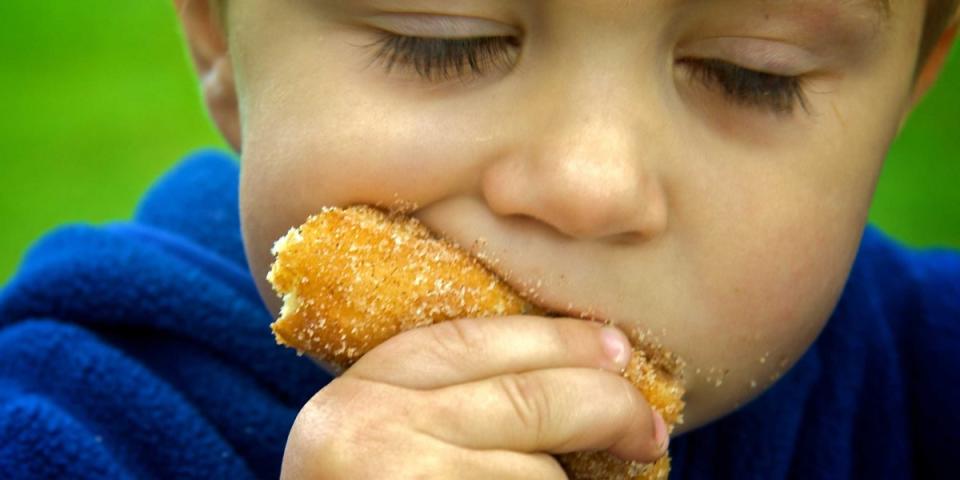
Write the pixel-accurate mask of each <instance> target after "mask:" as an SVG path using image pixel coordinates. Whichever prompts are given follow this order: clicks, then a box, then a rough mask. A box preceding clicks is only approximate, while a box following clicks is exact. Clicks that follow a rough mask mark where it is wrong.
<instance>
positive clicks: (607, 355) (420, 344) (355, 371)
mask: <svg viewBox="0 0 960 480" xmlns="http://www.w3.org/2000/svg"><path fill="white" fill-rule="evenodd" d="M631 353H632V351H631V348H630V342H629V341H628V340H627V338H626V336H625V335H624V334H623V332H621V331H620V330H618V329H616V328H614V327H603V326H602V325H600V324H598V323H596V322H590V321H584V320H576V319H569V318H544V317H528V316H517V317H498V318H482V319H459V320H451V321H449V322H443V323H439V324H435V325H430V326H427V327H421V328H417V329H414V330H410V331H407V332H404V333H401V334H400V335H397V336H395V337H393V338H391V339H390V340H388V341H386V342H384V343H383V344H381V345H379V346H378V347H377V348H374V349H373V350H371V351H370V352H369V353H367V354H366V355H364V356H363V357H362V358H361V359H360V360H359V361H358V362H357V363H356V364H354V365H353V367H351V368H350V369H349V370H347V371H346V372H345V373H344V375H345V376H356V377H359V378H364V379H368V380H372V381H378V382H385V383H391V384H393V385H397V386H402V387H406V388H412V389H433V388H440V387H445V386H449V385H454V384H458V383H466V382H471V381H475V380H480V379H484V378H489V377H493V376H497V375H502V374H505V373H517V372H525V371H531V370H538V369H544V368H578V367H579V368H602V369H606V370H609V371H614V372H619V371H622V369H623V367H624V366H625V365H626V362H627V360H628V359H629V358H630V355H631Z"/></svg>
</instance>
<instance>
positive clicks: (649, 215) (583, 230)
mask: <svg viewBox="0 0 960 480" xmlns="http://www.w3.org/2000/svg"><path fill="white" fill-rule="evenodd" d="M549 123H550V124H551V125H552V128H550V129H549V130H550V132H549V133H547V134H545V135H535V137H537V138H536V140H533V141H527V142H524V144H523V146H521V147H519V148H517V149H515V150H513V151H511V152H509V153H507V154H506V155H505V156H504V157H502V158H500V159H499V161H496V162H494V163H493V164H492V165H490V166H489V167H488V168H487V169H486V171H485V172H484V175H483V179H482V182H483V183H482V188H483V194H484V197H485V199H486V201H487V203H488V205H489V206H490V208H491V209H492V210H493V211H494V212H496V213H498V214H501V215H525V216H528V217H532V218H535V219H537V220H539V221H541V222H544V223H546V224H549V225H550V226H552V227H553V228H554V229H556V230H558V231H560V232H562V233H563V234H566V235H568V236H571V237H575V238H604V237H626V238H628V239H629V238H636V237H643V238H652V237H655V236H657V235H659V234H661V233H662V232H663V231H664V230H665V229H666V226H667V199H666V195H665V191H664V188H663V185H662V179H661V178H660V177H659V176H658V175H657V172H656V170H655V162H653V161H652V158H651V157H654V156H656V155H657V152H656V151H655V147H653V144H655V143H656V142H650V141H648V142H644V141H643V138H642V137H643V134H642V132H641V131H639V130H638V129H635V128H631V126H630V125H625V124H622V123H621V124H617V122H616V121H613V120H611V119H610V118H607V119H606V120H597V121H584V117H583V116H580V117H579V118H572V119H570V121H564V122H563V123H564V124H566V125H565V126H563V127H560V128H557V127H558V122H556V119H554V121H551V122H549ZM649 133H652V132H649ZM645 144H646V145H645ZM645 146H646V147H647V148H644V147H645Z"/></svg>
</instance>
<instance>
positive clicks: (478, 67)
mask: <svg viewBox="0 0 960 480" xmlns="http://www.w3.org/2000/svg"><path fill="white" fill-rule="evenodd" d="M367 46H368V47H377V50H376V51H375V52H374V54H373V62H378V63H380V64H382V65H383V67H384V68H385V69H386V72H387V73H388V74H389V73H390V72H391V71H392V70H393V68H394V67H395V66H397V65H400V66H402V67H406V68H412V69H413V70H414V71H415V72H416V73H417V74H418V75H419V76H420V77H422V78H423V79H425V80H428V81H431V82H440V81H445V80H450V79H453V78H459V79H466V78H468V74H469V76H473V77H480V76H483V75H484V74H486V73H487V72H488V70H489V69H491V68H493V69H495V70H498V71H501V72H505V71H507V70H509V69H510V67H511V66H512V58H511V57H512V51H513V50H515V49H516V48H518V47H519V46H520V42H519V40H518V39H517V38H516V37H503V36H498V37H467V38H428V37H412V36H407V35H395V34H386V33H385V34H383V36H382V37H381V38H380V39H379V40H377V41H376V42H373V43H371V44H369V45H367Z"/></svg>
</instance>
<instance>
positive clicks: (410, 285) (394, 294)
mask: <svg viewBox="0 0 960 480" xmlns="http://www.w3.org/2000/svg"><path fill="white" fill-rule="evenodd" d="M272 252H273V254H274V255H275V257H276V260H275V262H274V263H273V265H272V266H271V270H270V273H269V274H268V275H267V279H268V280H269V281H270V283H271V284H272V285H273V288H274V290H275V291H276V292H277V293H278V295H280V296H281V297H283V300H284V304H283V308H282V310H281V312H280V318H279V319H278V320H277V321H276V322H274V323H273V324H272V325H271V328H272V329H273V332H274V335H275V337H276V339H277V342H278V343H280V344H283V345H287V346H289V347H292V348H295V349H296V350H297V351H298V352H301V353H308V354H310V355H311V356H314V357H317V358H319V359H321V360H323V361H325V362H327V363H329V364H331V365H332V366H334V367H336V368H339V369H345V368H348V367H349V366H350V365H351V364H353V362H355V361H356V360H357V359H359V358H360V357H361V356H362V355H363V354H365V353H366V352H368V351H370V350H371V349H373V348H374V347H376V346H377V345H379V344H380V343H382V342H384V341H386V340H387V339H389V338H390V337H392V336H394V335H396V334H398V333H400V332H402V331H405V330H409V329H411V328H416V327H418V326H423V325H429V324H433V323H437V322H442V321H446V320H452V319H456V318H467V317H473V318H476V317H489V316H503V315H518V314H539V313H541V312H540V310H539V309H538V308H537V307H536V306H534V305H532V304H530V303H529V302H527V301H526V300H525V299H524V298H522V297H521V296H520V295H518V294H517V293H515V292H514V291H513V290H512V289H511V288H510V287H509V286H508V285H507V284H506V283H505V282H503V281H502V280H501V279H500V278H498V277H497V276H496V275H495V274H494V273H492V272H491V271H490V270H488V269H487V268H486V267H485V266H484V265H483V264H482V263H480V261H479V260H477V259H476V258H474V257H473V256H471V255H469V254H467V253H466V252H464V251H463V250H461V249H460V248H458V247H456V246H455V245H453V244H452V243H450V242H448V241H447V240H445V239H442V238H438V237H436V236H434V235H433V234H432V233H431V232H430V231H429V230H428V229H427V228H426V227H425V226H423V225H422V224H421V223H420V222H419V221H418V220H416V219H414V218H412V217H409V216H404V215H392V214H388V213H385V212H383V211H381V210H378V209H376V208H373V207H368V206H354V207H348V208H325V209H323V210H322V211H321V212H320V213H318V214H316V215H312V216H310V217H309V218H308V219H307V221H306V223H304V224H303V225H301V226H299V227H297V228H293V229H291V230H290V231H289V232H288V233H287V234H286V235H284V236H283V237H281V238H280V239H279V240H277V242H276V243H275V244H274V247H273V250H272ZM679 362H680V361H679V359H677V358H676V357H675V356H673V355H671V354H669V353H668V352H666V351H664V350H663V349H662V348H660V347H657V346H656V345H654V344H652V343H647V342H644V343H641V344H640V345H639V346H638V347H637V348H635V349H634V355H633V358H632V359H631V361H630V363H629V364H628V366H627V368H626V370H625V372H624V376H625V377H626V378H627V379H628V380H630V381H631V382H632V383H633V384H634V385H636V386H637V388H638V389H639V390H640V391H641V392H642V393H643V395H644V397H645V398H646V399H647V401H648V402H649V403H650V405H651V406H652V407H653V408H654V409H656V410H657V411H658V412H660V414H661V415H662V416H663V418H664V421H665V422H666V424H667V427H668V429H669V430H671V431H672V429H673V426H674V425H675V424H676V423H680V422H682V411H683V400H682V396H683V393H684V392H683V385H682V382H681V380H680V378H679V372H680V371H681V367H680V363H679ZM557 459H558V461H559V462H560V464H561V465H562V466H563V467H564V469H565V470H566V471H567V473H568V475H570V478H572V479H608V478H609V479H614V478H617V479H620V478H624V479H642V480H648V479H666V478H667V475H668V473H669V471H670V460H669V457H667V456H664V457H663V458H661V459H660V460H659V461H657V462H656V463H654V464H650V465H643V464H639V463H636V462H625V461H623V460H620V459H618V458H616V457H614V456H612V455H610V454H608V453H606V452H577V453H570V454H564V455H558V456H557Z"/></svg>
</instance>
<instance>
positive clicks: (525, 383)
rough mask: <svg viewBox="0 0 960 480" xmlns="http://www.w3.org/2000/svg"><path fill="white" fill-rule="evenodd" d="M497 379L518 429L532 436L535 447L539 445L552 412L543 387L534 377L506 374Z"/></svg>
mask: <svg viewBox="0 0 960 480" xmlns="http://www.w3.org/2000/svg"><path fill="white" fill-rule="evenodd" d="M497 379H498V382H499V387H500V389H501V390H502V391H503V395H504V397H505V398H506V400H507V401H508V402H509V403H510V406H511V407H512V409H513V413H514V415H515V416H516V419H517V420H518V421H519V423H520V427H521V428H522V429H524V431H527V432H530V433H531V434H532V438H533V441H534V442H535V445H541V444H542V443H543V441H544V440H545V439H546V437H547V433H548V432H547V428H548V425H549V420H550V418H551V411H552V410H551V402H550V395H549V393H548V392H547V389H546V388H545V385H544V384H543V382H542V381H540V380H539V379H538V377H536V376H535V375H525V374H508V375H501V376H499V377H497Z"/></svg>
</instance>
